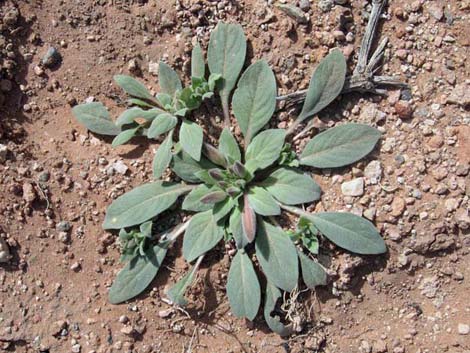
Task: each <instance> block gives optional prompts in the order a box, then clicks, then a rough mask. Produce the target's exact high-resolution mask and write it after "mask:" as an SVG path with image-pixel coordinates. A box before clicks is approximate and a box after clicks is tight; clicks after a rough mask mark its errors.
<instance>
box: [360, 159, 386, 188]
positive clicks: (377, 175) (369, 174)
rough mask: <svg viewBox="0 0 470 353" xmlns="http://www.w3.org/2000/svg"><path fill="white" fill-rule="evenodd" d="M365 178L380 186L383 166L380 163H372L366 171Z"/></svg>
mask: <svg viewBox="0 0 470 353" xmlns="http://www.w3.org/2000/svg"><path fill="white" fill-rule="evenodd" d="M364 176H365V177H366V179H367V180H368V181H369V183H370V184H372V185H376V184H378V182H379V181H380V179H381V178H382V165H381V164H380V161H372V162H370V163H369V164H368V165H367V166H366V168H365V169H364Z"/></svg>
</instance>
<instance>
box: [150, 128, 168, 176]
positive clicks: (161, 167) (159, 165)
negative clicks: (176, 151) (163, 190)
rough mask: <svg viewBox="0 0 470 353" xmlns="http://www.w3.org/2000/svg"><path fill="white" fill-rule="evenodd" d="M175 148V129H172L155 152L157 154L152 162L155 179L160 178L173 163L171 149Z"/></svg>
mask: <svg viewBox="0 0 470 353" xmlns="http://www.w3.org/2000/svg"><path fill="white" fill-rule="evenodd" d="M172 148H173V131H170V133H169V134H168V136H167V137H166V138H165V140H163V142H162V143H161V144H160V146H159V147H158V149H157V151H156V152H155V156H154V158H153V163H152V171H153V177H154V179H159V178H160V177H161V176H162V174H163V172H165V170H166V168H168V166H169V165H170V163H171V158H172V157H173V155H172V154H171V149H172Z"/></svg>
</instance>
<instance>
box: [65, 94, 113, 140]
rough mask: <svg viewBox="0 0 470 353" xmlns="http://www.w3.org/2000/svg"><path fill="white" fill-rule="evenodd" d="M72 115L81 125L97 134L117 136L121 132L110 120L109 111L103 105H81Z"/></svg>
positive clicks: (73, 110) (93, 103)
mask: <svg viewBox="0 0 470 353" xmlns="http://www.w3.org/2000/svg"><path fill="white" fill-rule="evenodd" d="M72 113H73V115H74V116H75V118H76V119H77V120H78V121H79V122H80V123H81V124H83V125H85V127H86V128H87V129H88V130H90V131H91V132H94V133H96V134H100V135H111V136H115V135H118V134H119V133H120V132H121V129H120V128H119V127H118V126H116V125H115V124H114V123H113V121H112V120H111V119H110V117H109V113H108V110H107V109H106V107H105V106H104V105H103V104H102V103H99V102H92V103H85V104H80V105H77V106H75V107H74V108H73V109H72Z"/></svg>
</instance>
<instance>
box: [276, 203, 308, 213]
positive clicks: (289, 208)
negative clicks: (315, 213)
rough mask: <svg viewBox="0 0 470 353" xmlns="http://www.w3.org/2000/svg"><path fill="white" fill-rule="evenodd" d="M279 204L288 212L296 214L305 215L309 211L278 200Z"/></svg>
mask: <svg viewBox="0 0 470 353" xmlns="http://www.w3.org/2000/svg"><path fill="white" fill-rule="evenodd" d="M278 204H279V206H281V208H283V209H284V210H286V211H287V212H290V213H293V214H296V215H297V216H305V215H306V214H308V212H305V211H304V210H303V209H301V208H299V207H294V206H288V205H284V204H283V203H280V202H278Z"/></svg>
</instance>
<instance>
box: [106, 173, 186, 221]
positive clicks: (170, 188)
mask: <svg viewBox="0 0 470 353" xmlns="http://www.w3.org/2000/svg"><path fill="white" fill-rule="evenodd" d="M189 190H191V186H187V185H183V184H175V183H167V182H162V181H156V182H154V183H149V184H144V185H141V186H138V187H136V188H135V189H134V190H131V191H129V192H127V193H125V194H124V195H121V196H119V197H118V198H117V199H116V200H114V201H113V203H112V204H111V205H110V206H109V207H108V209H107V211H106V217H105V219H104V223H103V228H104V229H119V228H124V227H129V226H133V225H135V224H140V223H143V222H145V221H148V220H149V219H150V218H153V217H155V216H157V215H158V214H160V213H162V212H163V211H165V210H167V209H168V208H170V207H171V205H173V204H174V203H175V201H176V199H177V198H178V196H180V195H182V194H184V193H186V192H188V191H189Z"/></svg>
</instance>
